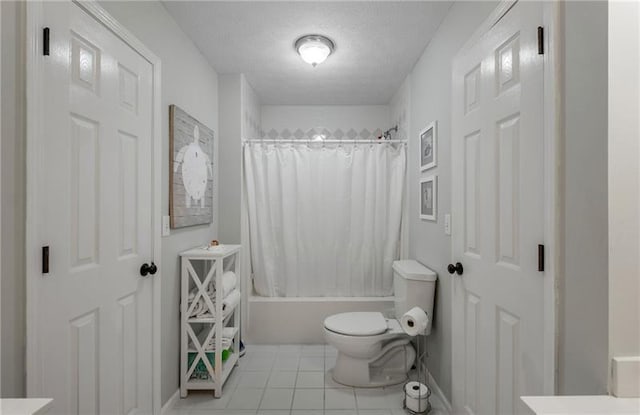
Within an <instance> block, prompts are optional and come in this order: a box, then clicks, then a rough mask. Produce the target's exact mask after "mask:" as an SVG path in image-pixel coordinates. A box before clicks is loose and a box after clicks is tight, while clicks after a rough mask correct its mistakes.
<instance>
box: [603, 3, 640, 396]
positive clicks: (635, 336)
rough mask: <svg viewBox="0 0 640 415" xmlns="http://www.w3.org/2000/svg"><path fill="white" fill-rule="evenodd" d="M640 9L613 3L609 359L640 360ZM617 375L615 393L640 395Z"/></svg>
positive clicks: (633, 381) (639, 388)
mask: <svg viewBox="0 0 640 415" xmlns="http://www.w3.org/2000/svg"><path fill="white" fill-rule="evenodd" d="M638 97H640V7H639V6H638V3H636V2H611V3H609V358H610V359H612V358H614V357H615V358H618V357H633V356H635V357H636V358H639V357H640V301H638V299H640V144H639V143H640V139H639V138H640V125H639V124H638V119H639V117H640V102H639V101H638ZM626 364H627V365H632V366H635V370H636V372H635V373H634V372H633V371H632V372H631V373H630V375H631V377H629V378H626V379H625V377H624V375H622V376H620V377H619V378H618V377H617V376H616V373H612V376H613V378H612V380H611V385H610V390H611V392H612V393H613V394H614V395H616V396H636V397H640V385H639V383H640V380H639V379H640V374H638V372H637V371H638V366H640V362H638V361H636V362H635V363H634V362H629V363H626Z"/></svg>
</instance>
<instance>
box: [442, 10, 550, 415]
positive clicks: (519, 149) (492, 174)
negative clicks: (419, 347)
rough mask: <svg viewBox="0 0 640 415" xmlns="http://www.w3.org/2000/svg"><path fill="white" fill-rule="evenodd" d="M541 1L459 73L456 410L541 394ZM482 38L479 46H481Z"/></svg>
mask: <svg viewBox="0 0 640 415" xmlns="http://www.w3.org/2000/svg"><path fill="white" fill-rule="evenodd" d="M541 25H542V4H541V3H540V2H526V1H520V2H518V3H516V4H515V5H514V6H513V7H512V8H511V10H509V11H508V12H507V13H506V14H505V15H504V16H503V17H502V18H501V19H499V21H498V22H497V23H496V24H495V25H493V26H492V27H491V28H490V29H488V31H487V32H486V33H484V34H483V35H481V36H480V37H479V38H478V39H475V42H474V43H471V44H469V45H468V46H466V47H465V48H463V49H462V50H461V52H460V53H459V54H458V56H457V57H456V59H455V61H454V73H453V109H452V111H453V113H452V117H453V136H452V146H453V151H452V154H453V189H452V190H453V200H452V207H453V218H454V232H453V256H454V261H459V262H460V263H461V264H462V265H463V272H462V275H459V274H458V273H455V274H454V275H452V276H451V278H454V284H453V287H454V293H453V322H454V328H453V343H454V350H453V405H454V407H455V408H456V409H457V410H458V411H459V412H461V413H468V414H477V415H485V414H505V415H506V414H509V415H512V414H520V413H525V409H524V408H523V404H522V403H521V401H520V396H522V395H542V394H543V367H544V348H543V340H544V321H543V317H544V310H543V306H544V291H543V281H544V276H545V275H544V273H543V272H539V271H538V244H543V240H544V234H543V231H544V226H543V224H544V223H543V220H544V210H543V207H544V183H543V180H544V175H543V167H544V166H543V163H544V154H543V150H544V148H543V144H544V141H543V139H544V124H543V122H544V119H543V91H544V89H543V86H544V79H543V62H544V57H543V56H542V55H539V54H538V39H537V38H538V26H541ZM472 42H473V41H472Z"/></svg>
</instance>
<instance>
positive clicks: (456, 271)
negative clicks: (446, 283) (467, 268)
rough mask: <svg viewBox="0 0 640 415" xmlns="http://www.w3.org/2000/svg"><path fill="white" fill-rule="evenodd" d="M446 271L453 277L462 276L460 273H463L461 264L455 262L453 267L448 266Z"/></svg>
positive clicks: (451, 265)
mask: <svg viewBox="0 0 640 415" xmlns="http://www.w3.org/2000/svg"><path fill="white" fill-rule="evenodd" d="M447 271H449V274H451V275H453V274H458V275H462V272H463V271H464V268H462V264H461V263H459V262H456V264H455V265H453V264H449V265H448V266H447Z"/></svg>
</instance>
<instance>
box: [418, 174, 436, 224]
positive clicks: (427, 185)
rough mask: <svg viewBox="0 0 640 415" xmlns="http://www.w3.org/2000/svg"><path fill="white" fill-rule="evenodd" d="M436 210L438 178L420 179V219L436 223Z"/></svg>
mask: <svg viewBox="0 0 640 415" xmlns="http://www.w3.org/2000/svg"><path fill="white" fill-rule="evenodd" d="M437 208H438V176H429V177H425V178H423V179H420V219H424V220H430V221H436V218H437Z"/></svg>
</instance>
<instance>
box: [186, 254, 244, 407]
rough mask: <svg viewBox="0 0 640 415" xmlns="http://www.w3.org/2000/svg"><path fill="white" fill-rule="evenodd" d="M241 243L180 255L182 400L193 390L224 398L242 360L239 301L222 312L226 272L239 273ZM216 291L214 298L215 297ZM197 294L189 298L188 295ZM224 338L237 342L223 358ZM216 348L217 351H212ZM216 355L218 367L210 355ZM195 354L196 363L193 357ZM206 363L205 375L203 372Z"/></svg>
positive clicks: (232, 344) (238, 279) (238, 278)
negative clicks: (201, 307)
mask: <svg viewBox="0 0 640 415" xmlns="http://www.w3.org/2000/svg"><path fill="white" fill-rule="evenodd" d="M240 248H241V247H240V245H219V246H213V247H199V248H194V249H190V250H188V251H185V252H182V253H181V254H180V258H181V284H182V285H181V293H182V294H181V301H180V323H181V324H180V325H181V330H180V396H181V397H183V398H185V397H186V396H187V393H188V391H189V390H213V392H214V396H215V397H217V398H219V397H220V396H222V386H223V385H224V383H225V381H226V380H227V379H228V378H229V375H230V374H231V372H232V371H233V368H234V367H235V366H236V365H237V363H238V359H239V357H240V315H239V313H240V301H237V303H236V304H235V305H233V306H232V307H231V308H229V309H225V310H223V300H224V298H223V289H222V278H223V274H224V273H225V272H227V271H233V272H235V274H236V279H237V283H236V289H237V290H238V291H239V287H240V277H239V275H238V266H239V263H240V261H239V254H240ZM213 289H215V294H214V296H213V298H210V293H211V292H212V291H213ZM191 293H194V296H193V297H192V298H191V300H190V299H189V295H190V294H191ZM200 299H203V301H204V303H205V309H204V310H202V311H201V312H200V313H199V314H198V315H196V316H191V315H190V314H193V311H194V307H195V306H196V304H195V303H197V302H198V301H200ZM223 338H225V339H232V341H231V346H230V348H229V352H230V354H229V356H228V357H227V359H226V360H224V361H223V360H222V350H223ZM211 345H212V346H213V347H211ZM212 354H213V356H214V357H213V364H211V362H210V360H209V359H210V356H211V355H212ZM190 355H191V356H192V359H191V362H190V361H189V360H190V359H189V356H190ZM199 362H202V363H203V364H204V367H205V368H206V372H204V376H203V371H202V370H198V368H200V369H202V365H199Z"/></svg>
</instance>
